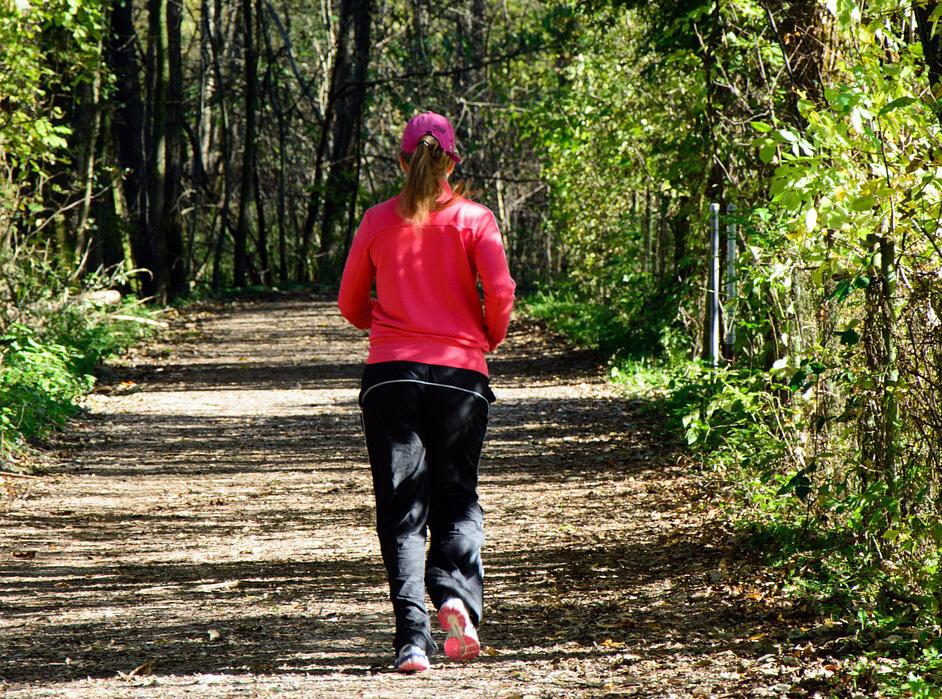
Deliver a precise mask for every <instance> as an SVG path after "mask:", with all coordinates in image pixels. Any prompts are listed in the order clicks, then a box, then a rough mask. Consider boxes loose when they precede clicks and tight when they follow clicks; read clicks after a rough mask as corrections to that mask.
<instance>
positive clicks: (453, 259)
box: [339, 185, 514, 374]
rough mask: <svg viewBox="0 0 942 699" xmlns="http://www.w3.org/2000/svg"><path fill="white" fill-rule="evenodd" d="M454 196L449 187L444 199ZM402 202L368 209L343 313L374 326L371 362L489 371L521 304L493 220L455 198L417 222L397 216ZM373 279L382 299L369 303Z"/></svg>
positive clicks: (345, 286) (347, 275)
mask: <svg viewBox="0 0 942 699" xmlns="http://www.w3.org/2000/svg"><path fill="white" fill-rule="evenodd" d="M449 199H452V192H451V190H450V189H449V188H448V187H447V185H446V186H445V188H444V191H443V192H442V196H441V198H440V201H442V202H447V201H448V200H449ZM397 201H398V197H393V198H392V199H389V200H387V201H384V202H382V203H381V204H378V205H376V206H374V207H372V208H371V209H369V210H368V211H367V212H366V214H365V215H364V217H363V222H362V223H361V225H360V229H359V230H358V231H357V235H356V238H355V239H354V243H353V246H352V248H351V251H350V257H349V260H348V262H347V269H346V270H345V272H344V277H343V282H342V284H341V290H340V298H339V303H340V308H341V311H342V312H343V314H344V315H345V316H346V317H347V318H349V319H350V320H351V321H352V322H354V324H355V325H358V326H359V327H369V328H371V332H370V355H369V358H368V360H367V362H368V363H376V362H385V361H416V362H424V363H427V364H440V365H443V366H454V367H460V368H466V369H472V370H474V371H479V372H481V373H484V374H486V373H487V368H486V363H485V361H484V353H485V352H487V351H489V350H490V349H492V348H493V347H494V346H496V345H497V344H498V343H499V342H500V341H501V340H502V339H503V337H504V335H505V334H506V330H507V322H508V320H509V315H510V313H509V312H510V308H511V306H512V304H513V298H514V282H513V280H512V279H511V277H510V274H509V273H508V272H507V262H506V260H505V257H504V250H503V245H502V242H501V237H500V232H499V230H498V228H497V222H496V221H495V219H494V215H493V214H492V213H491V211H490V210H489V209H488V208H487V207H485V206H482V205H480V204H477V203H475V202H472V201H470V200H468V199H465V198H463V197H456V198H454V199H453V200H452V201H451V203H449V204H448V205H447V206H445V207H444V208H442V209H440V210H437V211H436V210H433V211H432V212H430V214H429V215H428V218H426V220H425V221H424V222H423V223H422V224H421V225H413V224H412V223H410V222H409V221H406V220H404V219H403V218H402V217H401V216H400V215H399V213H398V212H397ZM478 278H480V279H481V283H482V287H483V289H484V302H485V303H484V313H483V314H482V311H481V299H480V296H479V293H478V289H477V279H478ZM374 279H375V282H376V296H377V297H376V299H375V300H372V301H371V302H370V303H369V305H368V306H366V305H364V303H363V300H364V299H365V298H367V296H368V293H369V287H370V285H371V284H372V282H373V280H374Z"/></svg>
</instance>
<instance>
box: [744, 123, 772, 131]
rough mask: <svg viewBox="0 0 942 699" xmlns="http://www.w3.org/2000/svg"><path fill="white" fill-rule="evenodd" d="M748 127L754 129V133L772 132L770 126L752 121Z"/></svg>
mask: <svg viewBox="0 0 942 699" xmlns="http://www.w3.org/2000/svg"><path fill="white" fill-rule="evenodd" d="M749 125H750V126H751V127H752V128H754V129H755V130H756V131H758V132H759V133H768V132H769V131H771V130H772V127H771V126H769V125H768V124H766V123H763V122H761V121H753V122H750V123H749Z"/></svg>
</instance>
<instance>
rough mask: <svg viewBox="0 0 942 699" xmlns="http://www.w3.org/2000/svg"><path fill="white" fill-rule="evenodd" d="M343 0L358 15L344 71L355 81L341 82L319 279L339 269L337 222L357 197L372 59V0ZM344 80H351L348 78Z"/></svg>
mask: <svg viewBox="0 0 942 699" xmlns="http://www.w3.org/2000/svg"><path fill="white" fill-rule="evenodd" d="M344 2H345V4H352V5H354V6H355V8H356V9H355V14H354V12H350V14H351V15H352V17H351V19H353V23H354V48H353V55H352V56H350V57H349V58H348V59H347V60H345V61H344V63H345V64H346V70H345V71H344V73H347V74H348V75H350V76H351V77H352V84H347V85H343V84H342V85H341V87H340V90H339V95H338V107H337V112H336V116H335V118H334V128H333V148H332V152H331V165H330V172H329V174H328V176H327V182H326V185H325V187H324V216H323V220H322V222H321V241H320V255H319V260H320V263H319V274H318V278H323V277H324V276H325V275H329V274H330V273H331V272H334V271H336V270H335V269H334V268H335V266H336V262H337V260H336V259H335V253H336V250H335V248H336V236H335V232H334V228H335V223H336V221H337V219H338V218H339V217H340V216H341V215H342V214H343V212H344V210H345V209H346V208H347V207H348V206H349V201H350V199H351V198H352V197H355V196H356V182H355V180H356V170H357V168H356V152H355V151H356V140H355V136H356V131H357V128H358V127H359V124H360V122H361V116H362V112H363V106H364V103H365V101H366V78H367V71H368V69H369V61H370V15H371V10H372V5H373V3H372V0H358V1H357V2H353V1H352V0H344ZM348 12H349V10H348ZM341 31H343V27H341ZM345 43H346V42H345ZM351 64H352V71H351ZM345 82H348V83H349V80H348V81H345Z"/></svg>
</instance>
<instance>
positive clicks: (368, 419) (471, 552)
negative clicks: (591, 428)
mask: <svg viewBox="0 0 942 699" xmlns="http://www.w3.org/2000/svg"><path fill="white" fill-rule="evenodd" d="M493 400H494V394H493V393H492V392H491V389H490V387H489V385H488V379H487V377H486V376H484V375H483V374H480V373H478V372H476V371H470V370H468V369H455V368H451V367H443V366H437V365H430V364H420V363H418V362H382V363H379V364H368V365H367V366H366V369H365V371H364V373H363V384H362V389H361V391H360V407H361V409H362V411H363V428H364V431H365V432H366V446H367V450H368V451H369V455H370V467H371V470H372V473H373V491H374V494H375V496H376V531H377V533H378V534H379V541H380V548H381V550H382V553H383V563H384V564H385V566H386V574H387V577H388V580H389V593H390V598H391V599H392V603H393V609H394V611H395V614H396V637H395V640H394V641H393V645H394V647H395V649H396V651H397V652H398V650H399V649H400V648H401V647H402V646H404V645H405V644H407V643H414V644H416V645H418V646H420V647H424V648H425V649H426V651H427V652H429V653H432V652H434V651H435V650H436V644H435V641H433V640H432V637H431V634H430V632H429V617H428V611H427V609H426V605H425V591H426V589H427V590H428V593H429V597H431V600H432V603H433V604H434V605H435V607H436V608H439V607H441V605H442V603H443V602H444V601H445V600H446V599H448V598H449V597H459V598H460V599H461V600H463V601H464V603H465V605H466V606H467V608H468V611H469V612H470V614H471V619H472V621H473V622H474V623H475V625H477V624H478V623H479V622H480V620H481V615H482V613H483V591H484V590H483V582H484V568H483V567H482V565H481V545H482V544H483V543H484V512H483V510H482V509H481V506H480V505H479V504H478V495H477V484H478V461H479V459H480V456H481V446H482V445H483V443H484V433H485V431H486V429H487V413H488V408H489V404H490V403H491V402H493ZM426 532H428V533H429V534H430V538H431V542H430V546H429V551H428V558H427V560H426V553H425V543H426Z"/></svg>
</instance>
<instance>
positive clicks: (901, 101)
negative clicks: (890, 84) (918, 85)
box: [880, 97, 919, 116]
mask: <svg viewBox="0 0 942 699" xmlns="http://www.w3.org/2000/svg"><path fill="white" fill-rule="evenodd" d="M918 101H919V100H918V99H916V98H915V97H898V98H897V99H895V100H893V101H892V102H890V103H889V104H887V105H886V106H885V107H883V109H881V110H880V116H883V115H884V114H886V113H888V112H892V111H893V110H894V109H901V108H903V107H908V106H909V105H911V104H912V103H913V102H918Z"/></svg>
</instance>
